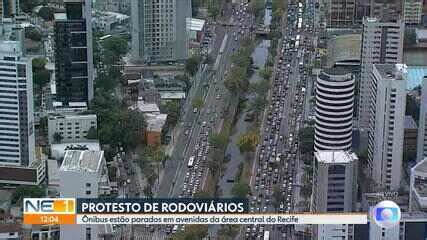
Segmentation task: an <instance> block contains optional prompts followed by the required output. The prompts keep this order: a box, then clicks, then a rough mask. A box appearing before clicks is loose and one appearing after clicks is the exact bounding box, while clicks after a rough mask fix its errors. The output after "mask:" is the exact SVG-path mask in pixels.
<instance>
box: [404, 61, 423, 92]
mask: <svg viewBox="0 0 427 240" xmlns="http://www.w3.org/2000/svg"><path fill="white" fill-rule="evenodd" d="M407 73H408V74H407V78H406V89H407V90H413V89H414V88H415V87H417V86H420V85H421V83H422V81H423V78H424V76H427V66H408V68H407Z"/></svg>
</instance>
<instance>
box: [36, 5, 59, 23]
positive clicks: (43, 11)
mask: <svg viewBox="0 0 427 240" xmlns="http://www.w3.org/2000/svg"><path fill="white" fill-rule="evenodd" d="M54 14H55V9H54V8H52V7H42V8H40V10H39V12H38V15H39V16H40V17H41V18H43V19H44V20H45V21H52V20H53V18H54Z"/></svg>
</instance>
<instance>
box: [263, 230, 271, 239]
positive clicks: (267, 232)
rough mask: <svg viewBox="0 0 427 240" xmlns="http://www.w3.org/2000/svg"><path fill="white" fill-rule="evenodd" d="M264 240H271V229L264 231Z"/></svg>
mask: <svg viewBox="0 0 427 240" xmlns="http://www.w3.org/2000/svg"><path fill="white" fill-rule="evenodd" d="M264 240H270V232H269V231H265V232H264Z"/></svg>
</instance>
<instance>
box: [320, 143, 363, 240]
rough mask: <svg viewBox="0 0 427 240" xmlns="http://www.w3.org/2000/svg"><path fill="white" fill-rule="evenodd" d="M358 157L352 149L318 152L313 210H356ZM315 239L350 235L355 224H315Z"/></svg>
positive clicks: (340, 237) (321, 211) (324, 211)
mask: <svg viewBox="0 0 427 240" xmlns="http://www.w3.org/2000/svg"><path fill="white" fill-rule="evenodd" d="M357 165H358V157H357V156H356V154H354V153H352V152H349V151H317V152H315V153H314V171H313V196H312V212H320V213H326V212H352V211H353V210H354V206H355V203H356V196H357V170H358V167H357ZM314 234H315V238H314V239H321V240H327V239H350V238H349V236H352V235H353V226H351V225H345V224H343V225H317V226H314Z"/></svg>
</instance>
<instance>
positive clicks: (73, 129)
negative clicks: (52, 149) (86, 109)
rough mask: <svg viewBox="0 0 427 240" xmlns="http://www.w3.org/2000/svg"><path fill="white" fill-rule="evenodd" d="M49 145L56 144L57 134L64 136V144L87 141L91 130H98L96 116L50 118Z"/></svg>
mask: <svg viewBox="0 0 427 240" xmlns="http://www.w3.org/2000/svg"><path fill="white" fill-rule="evenodd" d="M47 123H48V138H49V143H50V144H52V143H55V134H60V135H61V136H62V140H61V142H62V143H70V142H82V141H86V140H87V139H86V136H87V134H88V132H89V129H91V128H94V129H97V120H96V115H95V114H89V115H72V114H69V115H62V114H59V115H50V116H49V118H48V122H47Z"/></svg>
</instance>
